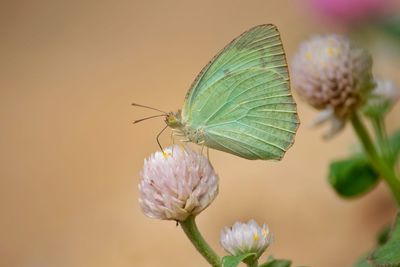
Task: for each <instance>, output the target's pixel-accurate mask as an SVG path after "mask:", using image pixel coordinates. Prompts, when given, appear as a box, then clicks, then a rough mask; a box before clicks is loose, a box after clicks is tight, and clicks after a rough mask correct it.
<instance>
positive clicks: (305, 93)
mask: <svg viewBox="0 0 400 267" xmlns="http://www.w3.org/2000/svg"><path fill="white" fill-rule="evenodd" d="M371 69H372V60H371V56H370V55H369V53H368V52H367V51H366V50H364V49H362V48H360V47H357V46H356V45H355V44H353V43H352V42H351V41H350V40H349V39H348V38H346V37H345V36H341V35H334V34H331V35H324V36H315V37H313V38H311V39H310V40H309V41H307V42H304V43H302V44H301V45H300V48H299V50H298V52H297V53H296V55H295V56H294V59H293V62H292V81H293V87H294V89H295V90H296V91H297V92H298V93H299V95H300V96H301V97H302V98H303V99H304V100H305V101H306V102H307V103H309V104H310V105H311V106H313V107H314V108H316V109H318V110H325V112H332V114H331V118H334V117H335V118H334V121H338V120H342V121H343V123H342V124H343V125H344V122H345V121H346V119H347V118H348V117H349V116H350V115H351V114H352V113H353V112H354V111H355V110H356V109H357V108H359V107H360V106H361V105H363V104H364V102H365V100H366V97H367V94H368V92H369V91H370V90H371V89H372V88H373V86H374V82H373V78H372V74H371ZM333 127H334V128H335V129H338V127H336V126H333Z"/></svg>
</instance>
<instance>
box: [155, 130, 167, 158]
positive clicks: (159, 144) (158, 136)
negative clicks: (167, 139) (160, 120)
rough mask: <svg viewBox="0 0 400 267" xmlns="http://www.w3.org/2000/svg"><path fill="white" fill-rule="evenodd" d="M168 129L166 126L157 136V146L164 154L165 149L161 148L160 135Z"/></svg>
mask: <svg viewBox="0 0 400 267" xmlns="http://www.w3.org/2000/svg"><path fill="white" fill-rule="evenodd" d="M167 127H168V125H167V126H165V127H164V128H163V129H162V130H161V131H160V132H159V133H158V134H157V137H156V140H157V144H158V146H159V147H160V148H161V151H162V152H163V153H164V149H163V148H162V146H161V143H160V140H159V138H160V135H161V134H162V133H163V132H164V131H165V129H167Z"/></svg>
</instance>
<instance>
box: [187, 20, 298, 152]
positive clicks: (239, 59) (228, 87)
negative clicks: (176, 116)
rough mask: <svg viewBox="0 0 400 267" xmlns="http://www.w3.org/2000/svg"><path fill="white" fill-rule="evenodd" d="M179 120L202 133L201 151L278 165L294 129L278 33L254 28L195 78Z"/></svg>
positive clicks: (294, 116) (295, 119) (295, 123)
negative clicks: (203, 145) (277, 161)
mask: <svg viewBox="0 0 400 267" xmlns="http://www.w3.org/2000/svg"><path fill="white" fill-rule="evenodd" d="M182 118H183V121H185V123H186V125H187V126H188V127H190V128H193V129H199V128H201V129H203V130H204V134H205V145H207V146H208V147H210V148H215V149H218V150H222V151H226V152H229V153H232V154H235V155H238V156H241V157H244V158H248V159H280V158H281V157H282V156H283V155H284V153H285V151H286V150H287V149H288V147H289V146H290V145H291V144H292V143H293V139H294V135H295V132H296V129H297V126H298V117H297V112H296V105H295V103H294V101H293V98H292V96H291V93H290V86H289V76H288V69H287V64H286V59H285V54H284V50H283V46H282V43H281V40H280V37H279V32H278V31H277V29H276V27H275V26H273V25H260V26H256V27H254V28H252V29H250V30H249V31H247V32H245V33H244V34H242V35H241V36H239V37H238V38H236V39H235V40H233V41H232V42H231V43H230V44H229V45H228V46H227V47H226V48H225V49H223V50H222V51H221V52H220V53H219V54H218V55H217V56H216V57H215V58H214V59H213V60H212V61H211V62H210V63H209V64H208V65H207V66H206V67H205V68H204V69H203V70H202V72H201V73H200V74H199V76H198V77H197V79H196V80H195V82H194V83H193V85H192V88H191V89H190V91H189V92H188V94H187V97H186V101H185V105H184V108H183V110H182Z"/></svg>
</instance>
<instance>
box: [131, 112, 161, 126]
mask: <svg viewBox="0 0 400 267" xmlns="http://www.w3.org/2000/svg"><path fill="white" fill-rule="evenodd" d="M163 116H166V114H161V115H154V116H150V117H146V118H143V119H139V120H135V121H134V122H133V124H135V123H138V122H141V121H145V120H148V119H152V118H157V117H163Z"/></svg>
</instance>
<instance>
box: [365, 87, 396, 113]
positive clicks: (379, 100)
mask: <svg viewBox="0 0 400 267" xmlns="http://www.w3.org/2000/svg"><path fill="white" fill-rule="evenodd" d="M399 98H400V90H399V88H398V87H397V86H396V85H395V84H394V83H393V82H392V81H389V80H376V86H375V88H374V90H373V91H372V92H371V93H370V95H369V96H368V101H367V104H366V105H365V107H364V108H363V111H364V114H365V115H367V116H369V117H379V116H382V115H384V114H385V113H387V112H388V111H389V110H390V109H391V107H392V106H393V105H394V104H395V103H396V102H397V100H398V99H399Z"/></svg>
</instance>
